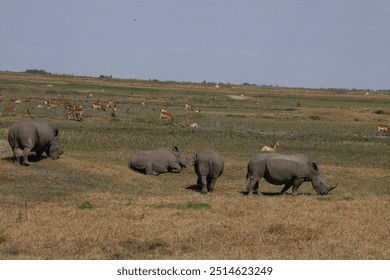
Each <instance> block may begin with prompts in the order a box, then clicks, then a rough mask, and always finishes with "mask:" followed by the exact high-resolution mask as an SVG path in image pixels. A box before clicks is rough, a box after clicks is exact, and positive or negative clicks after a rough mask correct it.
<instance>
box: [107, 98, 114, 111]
mask: <svg viewBox="0 0 390 280" xmlns="http://www.w3.org/2000/svg"><path fill="white" fill-rule="evenodd" d="M106 107H107V108H110V107H111V109H112V108H114V107H116V102H115V101H114V100H113V99H110V100H108V104H107V106H106Z"/></svg>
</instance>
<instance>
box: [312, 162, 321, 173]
mask: <svg viewBox="0 0 390 280" xmlns="http://www.w3.org/2000/svg"><path fill="white" fill-rule="evenodd" d="M311 167H313V169H314V170H315V171H319V170H320V168H319V167H318V165H317V163H316V162H314V161H313V162H312V163H311Z"/></svg>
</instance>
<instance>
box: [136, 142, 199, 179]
mask: <svg viewBox="0 0 390 280" xmlns="http://www.w3.org/2000/svg"><path fill="white" fill-rule="evenodd" d="M193 164H194V159H193V158H190V157H188V156H186V155H183V154H182V153H180V152H179V149H178V148H177V147H172V148H160V149H157V150H154V151H143V152H138V153H135V154H133V155H132V156H131V157H130V160H129V168H131V169H133V170H135V171H138V172H141V173H144V174H146V175H155V176H157V175H159V174H161V173H166V172H171V173H179V172H180V170H181V168H182V167H190V166H192V165H193Z"/></svg>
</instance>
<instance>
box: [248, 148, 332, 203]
mask: <svg viewBox="0 0 390 280" xmlns="http://www.w3.org/2000/svg"><path fill="white" fill-rule="evenodd" d="M261 178H264V179H265V180H267V182H269V183H271V184H274V185H284V188H283V189H282V191H281V192H280V193H281V194H284V193H285V192H286V191H287V190H288V189H289V188H291V187H293V189H292V191H293V194H297V191H298V188H299V186H300V185H301V184H302V183H303V182H311V184H312V186H313V188H314V190H315V191H316V192H317V193H319V194H321V195H325V194H327V193H328V192H329V191H331V190H332V189H334V188H335V187H336V186H337V185H336V186H330V185H328V184H327V183H326V182H325V181H324V179H323V178H322V175H321V171H320V168H319V166H318V164H317V163H316V162H315V161H314V160H313V159H311V158H309V157H307V156H305V155H281V154H277V153H257V154H255V155H254V156H253V157H252V158H251V159H250V161H249V163H248V173H247V179H249V182H248V186H247V188H248V195H252V194H253V191H254V190H255V191H256V190H257V189H258V188H259V180H260V179H261Z"/></svg>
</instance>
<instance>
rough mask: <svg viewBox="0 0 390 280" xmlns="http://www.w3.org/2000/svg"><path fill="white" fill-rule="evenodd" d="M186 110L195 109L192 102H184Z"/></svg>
mask: <svg viewBox="0 0 390 280" xmlns="http://www.w3.org/2000/svg"><path fill="white" fill-rule="evenodd" d="M184 110H189V111H194V107H192V105H191V104H188V103H186V104H184Z"/></svg>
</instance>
